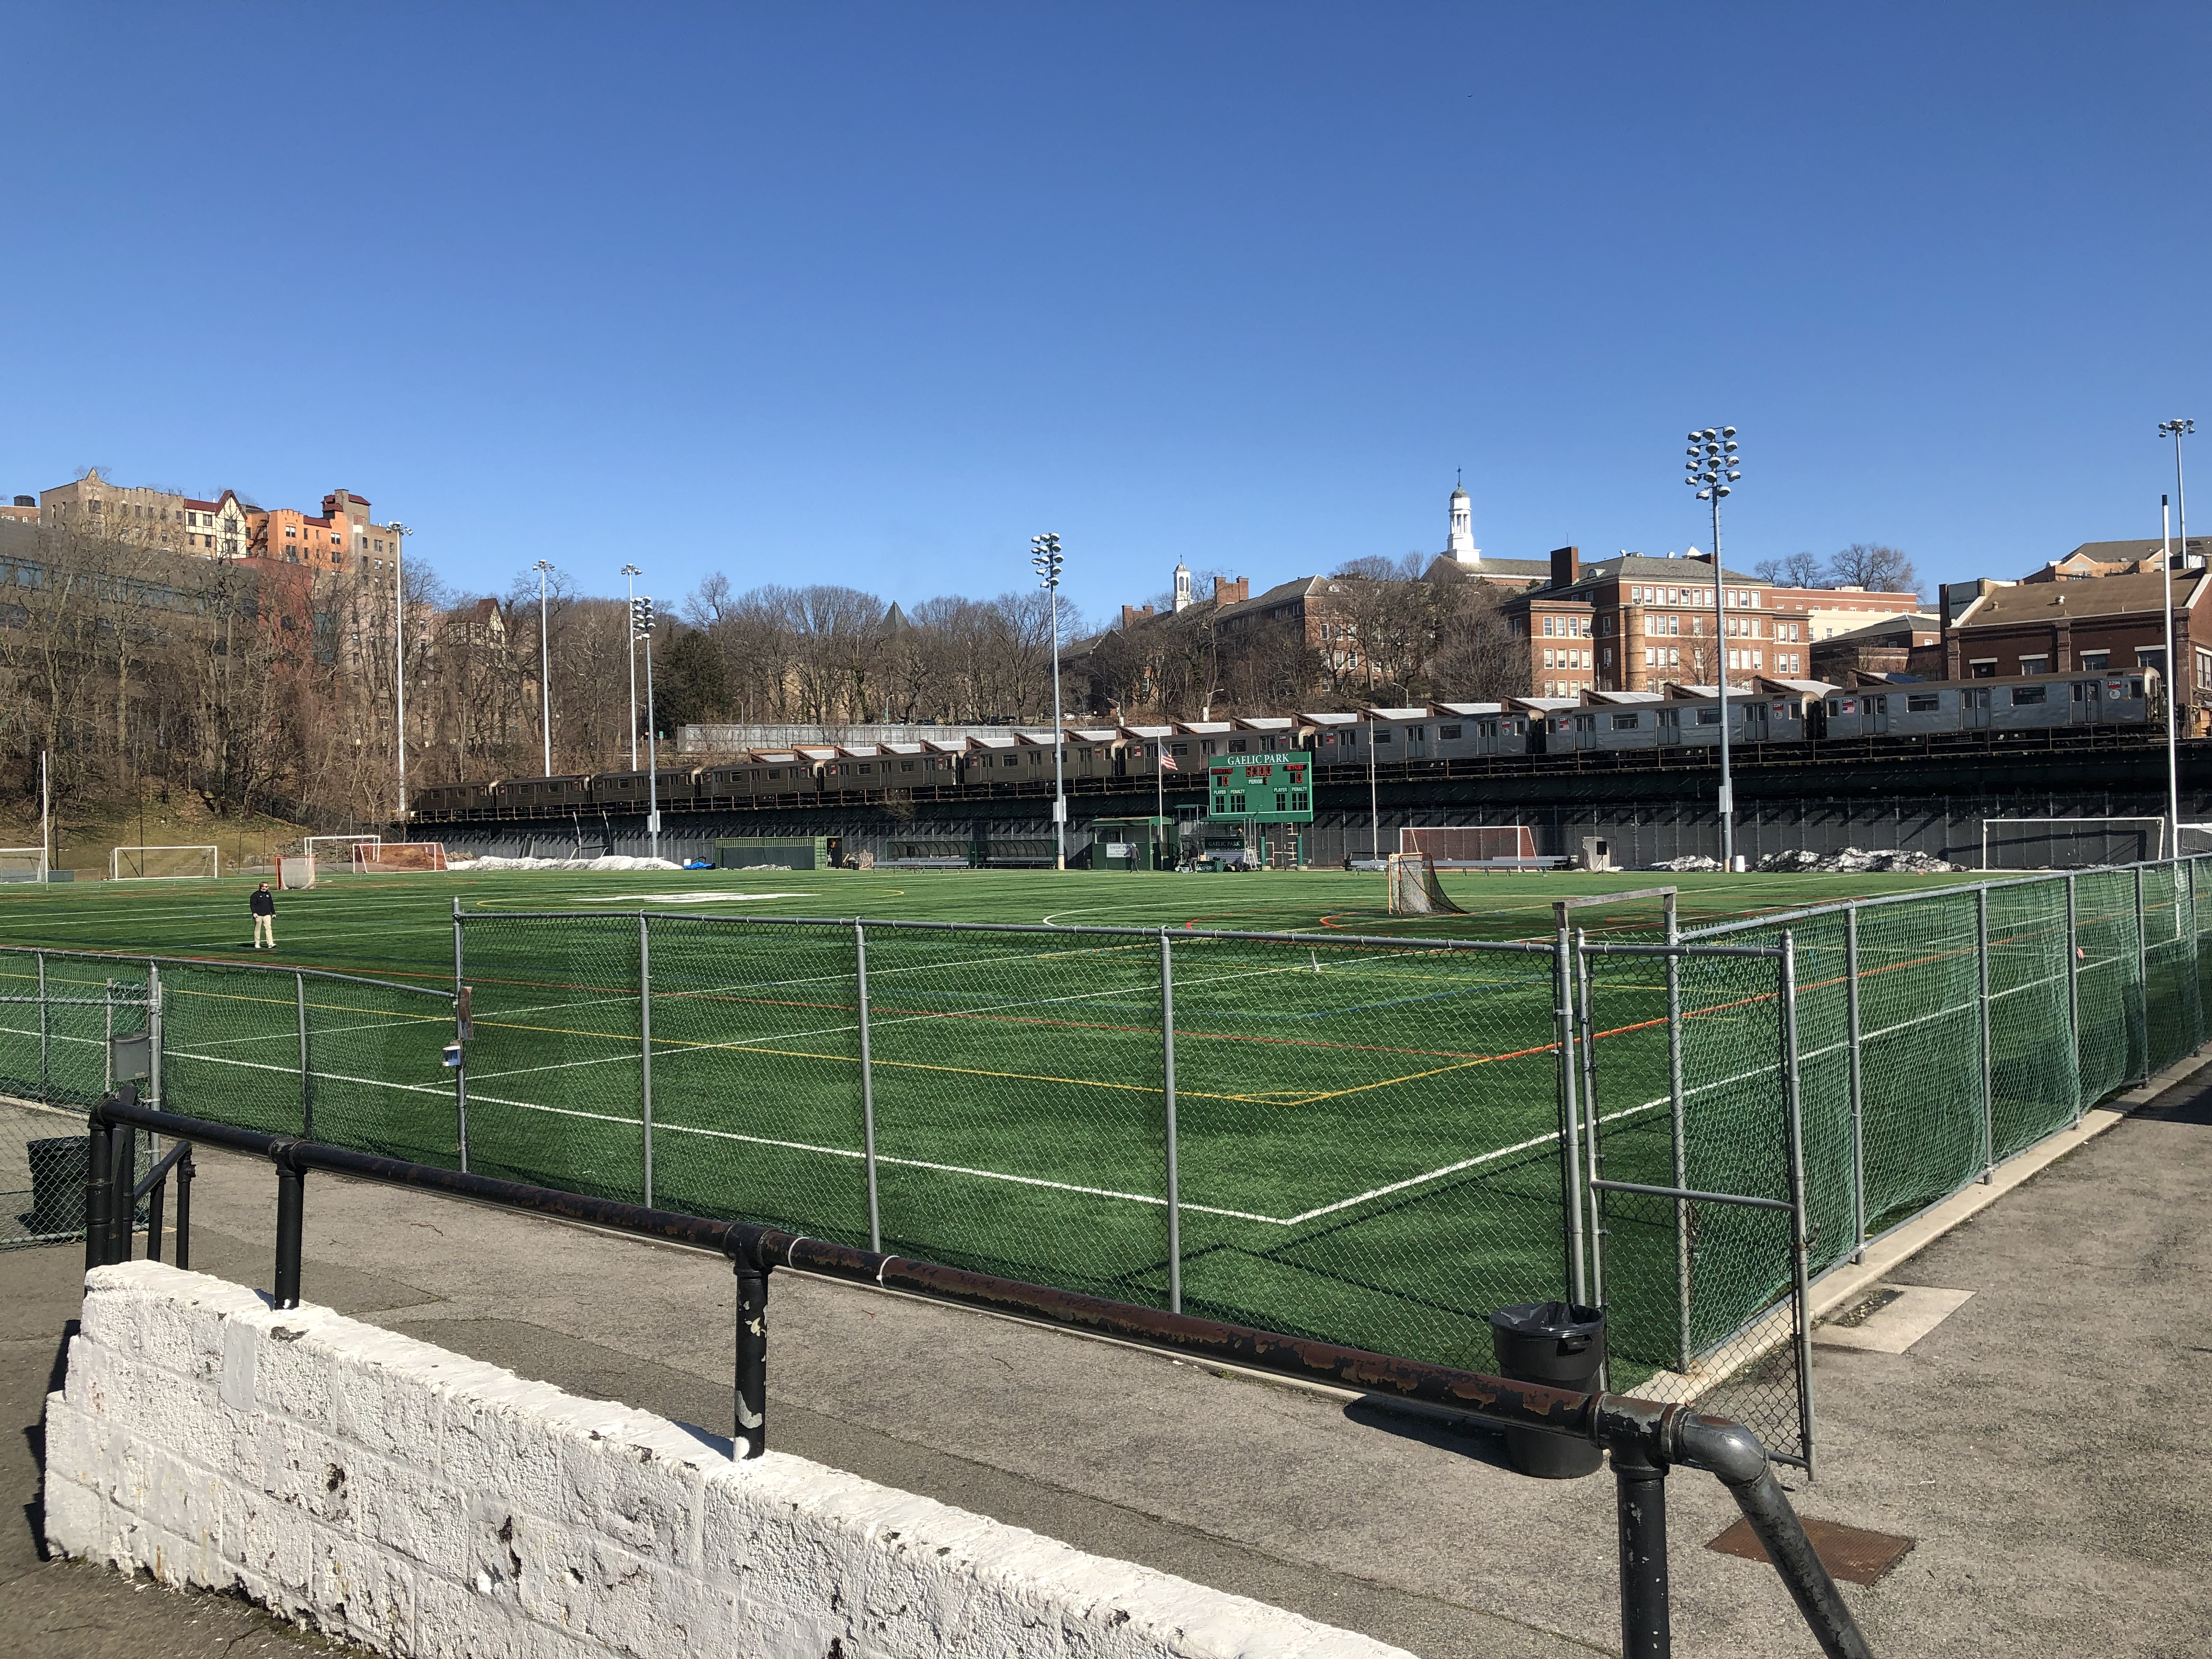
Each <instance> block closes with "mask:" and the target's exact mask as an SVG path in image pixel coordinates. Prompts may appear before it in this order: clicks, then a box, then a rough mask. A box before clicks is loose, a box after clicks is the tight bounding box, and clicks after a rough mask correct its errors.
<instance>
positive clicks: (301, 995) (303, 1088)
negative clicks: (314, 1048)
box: [292, 971, 315, 1140]
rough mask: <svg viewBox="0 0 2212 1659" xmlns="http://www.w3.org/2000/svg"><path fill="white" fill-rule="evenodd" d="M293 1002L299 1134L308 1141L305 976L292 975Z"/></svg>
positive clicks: (310, 1104)
mask: <svg viewBox="0 0 2212 1659" xmlns="http://www.w3.org/2000/svg"><path fill="white" fill-rule="evenodd" d="M292 993H293V1000H294V1001H295V1003H296V1004H297V1006H298V1007H299V1012H300V1133H301V1134H303V1135H305V1136H306V1137H307V1139H310V1140H313V1139H314V1138H315V1101H314V1096H313V1092H312V1085H310V1083H309V1082H308V1078H309V1075H310V1074H309V1073H308V1070H307V975H305V974H302V973H299V972H296V971H295V973H294V974H293V975H292Z"/></svg>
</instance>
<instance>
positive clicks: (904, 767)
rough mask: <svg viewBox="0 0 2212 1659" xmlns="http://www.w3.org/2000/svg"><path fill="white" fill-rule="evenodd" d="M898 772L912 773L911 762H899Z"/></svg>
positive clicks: (912, 765)
mask: <svg viewBox="0 0 2212 1659" xmlns="http://www.w3.org/2000/svg"><path fill="white" fill-rule="evenodd" d="M899 770H900V771H902V772H911V771H913V770H914V763H913V762H912V761H901V762H900V763H899Z"/></svg>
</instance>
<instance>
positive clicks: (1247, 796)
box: [1206, 750, 1313, 823]
mask: <svg viewBox="0 0 2212 1659" xmlns="http://www.w3.org/2000/svg"><path fill="white" fill-rule="evenodd" d="M1206 770H1207V771H1208V772H1209V773H1210V774H1211V775H1212V776H1211V778H1210V779H1209V782H1210V783H1211V785H1212V797H1211V798H1212V809H1211V810H1210V811H1209V812H1208V813H1207V816H1208V817H1216V818H1243V819H1247V820H1249V821H1250V822H1253V823H1312V822H1313V757H1312V756H1311V755H1310V754H1309V753H1307V752H1305V751H1304V750H1296V751H1293V752H1292V753H1290V754H1287V755H1216V756H1213V757H1212V758H1210V759H1209V760H1208V761H1207V762H1206Z"/></svg>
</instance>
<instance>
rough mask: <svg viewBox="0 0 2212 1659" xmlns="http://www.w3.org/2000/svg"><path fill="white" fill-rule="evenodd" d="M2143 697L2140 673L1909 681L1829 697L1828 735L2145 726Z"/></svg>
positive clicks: (1857, 688)
mask: <svg viewBox="0 0 2212 1659" xmlns="http://www.w3.org/2000/svg"><path fill="white" fill-rule="evenodd" d="M2144 692H2145V687H2144V679H2143V676H2142V674H2141V673H2131V674H2112V673H2099V674H2089V673H2075V674H2033V675H2019V676H2015V677H2012V678H2005V679H1987V680H1921V681H1912V680H1905V681H1901V682H1893V683H1892V684H1888V685H1886V686H1885V685H1860V686H1854V687H1851V688H1850V689H1849V690H1844V689H1840V688H1839V689H1838V690H1832V691H1831V692H1829V693H1828V696H1827V700H1826V702H1827V708H1826V717H1827V735H1828V736H1829V737H1832V738H1866V737H1884V736H1887V737H1905V736H1925V735H1929V734H1933V733H1938V732H2035V731H2049V730H2051V729H2053V728H2055V727H2059V726H2142V725H2144V724H2146V723H2147V722H2148V720H2149V719H2150V702H2149V700H2148V697H2147V696H2145V695H2144Z"/></svg>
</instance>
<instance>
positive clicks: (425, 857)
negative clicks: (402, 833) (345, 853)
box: [353, 841, 446, 876]
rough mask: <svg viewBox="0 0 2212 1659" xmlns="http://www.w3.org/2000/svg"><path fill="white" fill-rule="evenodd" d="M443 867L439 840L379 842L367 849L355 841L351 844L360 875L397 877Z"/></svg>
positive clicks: (444, 857) (442, 846)
mask: <svg viewBox="0 0 2212 1659" xmlns="http://www.w3.org/2000/svg"><path fill="white" fill-rule="evenodd" d="M445 867H446V843H445V842H441V841H392V842H376V843H374V845H366V846H365V845H363V844H362V843H360V842H356V843H355V845H354V849H353V868H354V873H355V874H356V875H359V876H389V875H398V874H401V873H403V872H406V871H410V870H442V869H444V868H445Z"/></svg>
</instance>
